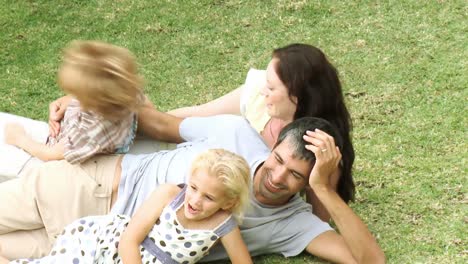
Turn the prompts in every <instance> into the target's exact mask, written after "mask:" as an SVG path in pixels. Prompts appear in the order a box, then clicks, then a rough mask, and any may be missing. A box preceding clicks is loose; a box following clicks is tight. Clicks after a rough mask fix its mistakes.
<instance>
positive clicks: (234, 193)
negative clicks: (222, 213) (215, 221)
mask: <svg viewBox="0 0 468 264" xmlns="http://www.w3.org/2000/svg"><path fill="white" fill-rule="evenodd" d="M199 169H206V170H207V171H208V173H209V174H210V175H212V176H216V177H217V178H218V179H220V180H221V181H222V183H223V184H224V187H225V190H224V193H225V195H226V197H227V198H228V199H233V200H235V204H234V206H233V207H232V208H231V209H230V211H231V212H232V214H233V215H234V217H235V218H236V220H237V222H238V223H241V222H242V219H243V216H244V212H245V210H246V209H247V207H248V205H249V193H250V168H249V165H248V164H247V162H246V161H245V159H244V158H242V157H241V156H239V155H237V154H234V153H232V152H230V151H227V150H224V149H210V150H208V151H206V152H203V153H202V154H200V155H199V156H197V157H196V158H195V160H194V161H193V163H192V168H191V174H194V173H195V171H197V170H199Z"/></svg>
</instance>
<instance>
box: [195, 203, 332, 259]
mask: <svg viewBox="0 0 468 264" xmlns="http://www.w3.org/2000/svg"><path fill="white" fill-rule="evenodd" d="M240 229H241V234H242V238H243V239H244V242H245V243H246V245H247V247H248V248H249V252H250V254H251V255H252V256H259V255H265V254H273V253H275V254H279V253H281V254H282V255H283V256H285V257H291V256H296V255H298V254H300V253H301V252H302V251H304V249H305V248H306V247H307V245H308V244H309V243H310V242H311V241H312V240H313V239H314V238H315V237H317V236H318V235H320V234H322V233H323V232H325V231H329V230H333V229H332V228H331V227H330V225H329V224H328V223H325V222H323V221H322V220H320V219H319V218H318V217H317V216H315V215H314V214H312V206H311V205H310V204H308V203H306V202H304V200H303V199H302V198H301V197H300V196H299V194H296V195H295V196H293V197H292V198H291V200H289V203H287V204H285V205H283V206H280V207H273V206H267V205H264V204H261V203H260V202H258V201H257V200H256V199H255V197H254V196H253V195H251V199H250V210H248V211H247V212H246V214H245V217H244V221H243V222H242V224H241V225H240ZM227 258H228V256H227V253H226V252H225V251H224V248H223V247H222V245H221V244H218V245H217V246H215V247H213V248H212V249H210V251H209V254H208V255H207V256H206V257H204V258H203V259H202V261H203V262H205V261H213V260H218V259H227Z"/></svg>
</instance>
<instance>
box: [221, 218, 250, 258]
mask: <svg viewBox="0 0 468 264" xmlns="http://www.w3.org/2000/svg"><path fill="white" fill-rule="evenodd" d="M221 243H223V246H224V249H225V250H226V252H227V254H228V256H229V259H230V260H231V263H233V264H236V263H239V264H244V263H245V264H249V263H253V262H252V258H251V257H250V254H249V250H248V249H247V246H246V245H245V243H244V240H242V236H241V233H240V230H239V227H236V228H234V229H233V230H231V232H229V233H227V234H226V235H225V236H223V237H221Z"/></svg>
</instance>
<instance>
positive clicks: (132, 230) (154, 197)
mask: <svg viewBox="0 0 468 264" xmlns="http://www.w3.org/2000/svg"><path fill="white" fill-rule="evenodd" d="M178 192H180V188H179V187H177V186H176V185H161V186H159V187H158V188H157V189H156V190H155V191H153V193H152V194H151V195H150V197H149V198H148V199H147V200H146V201H145V202H144V203H143V204H142V205H141V206H140V207H139V208H138V210H137V211H136V213H135V215H134V216H133V217H132V219H131V220H130V222H129V224H128V226H127V227H126V228H125V230H124V232H123V234H122V237H121V238H120V242H119V249H118V250H119V254H120V256H121V258H122V262H123V263H124V264H127V263H132V264H133V263H135V264H137V263H141V255H140V250H139V249H140V244H141V242H142V241H143V240H144V239H145V237H146V236H147V235H148V233H149V232H150V231H151V228H153V226H154V223H155V222H156V220H157V219H158V218H159V217H160V215H161V213H162V211H163V209H164V207H165V206H166V205H167V204H168V203H169V202H170V201H172V199H173V198H174V197H175V196H176V195H177V193H178Z"/></svg>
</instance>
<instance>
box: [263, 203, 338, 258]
mask: <svg viewBox="0 0 468 264" xmlns="http://www.w3.org/2000/svg"><path fill="white" fill-rule="evenodd" d="M332 230H333V229H332V228H331V227H330V225H329V224H328V223H325V222H323V221H322V220H320V219H319V218H318V217H317V216H315V215H314V214H312V213H310V212H301V213H297V214H295V215H294V216H292V217H291V218H289V219H285V220H283V221H280V222H279V223H278V224H277V225H276V226H275V228H274V231H273V234H275V235H274V236H272V237H271V242H270V243H269V250H268V251H270V252H271V253H280V252H281V254H283V256H285V257H292V256H297V255H299V254H300V253H301V252H303V251H304V250H305V249H306V247H307V245H309V243H310V242H311V241H312V240H313V239H315V238H316V237H317V236H318V235H320V234H322V233H323V232H326V231H332Z"/></svg>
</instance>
